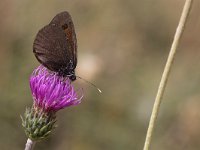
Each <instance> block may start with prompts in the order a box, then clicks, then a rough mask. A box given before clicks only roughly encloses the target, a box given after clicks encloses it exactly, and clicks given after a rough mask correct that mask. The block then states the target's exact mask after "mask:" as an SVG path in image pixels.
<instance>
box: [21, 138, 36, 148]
mask: <svg viewBox="0 0 200 150" xmlns="http://www.w3.org/2000/svg"><path fill="white" fill-rule="evenodd" d="M35 143H36V142H35V141H32V140H31V139H28V140H27V142H26V147H25V149H24V150H33V148H34V146H35Z"/></svg>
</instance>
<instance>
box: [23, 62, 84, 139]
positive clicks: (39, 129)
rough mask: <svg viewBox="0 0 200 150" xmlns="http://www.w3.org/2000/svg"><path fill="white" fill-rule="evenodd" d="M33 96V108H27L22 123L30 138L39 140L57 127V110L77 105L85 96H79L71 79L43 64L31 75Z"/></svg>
mask: <svg viewBox="0 0 200 150" xmlns="http://www.w3.org/2000/svg"><path fill="white" fill-rule="evenodd" d="M30 88H31V92H32V96H33V106H32V108H27V110H26V112H25V114H24V118H22V125H23V127H24V129H25V132H26V135H27V136H28V138H29V139H31V140H33V141H37V140H40V139H43V138H46V137H47V136H49V135H50V133H51V131H52V129H54V128H55V122H56V112H57V111H58V110H60V109H63V108H65V107H69V106H72V105H77V104H79V103H80V102H81V99H82V97H83V96H78V94H77V92H76V91H75V89H74V87H73V85H72V84H71V81H70V80H69V79H68V78H67V77H66V78H65V77H60V76H58V75H57V74H56V73H55V72H51V71H49V70H48V69H47V68H45V67H43V66H42V65H41V66H39V67H38V68H36V69H35V70H34V71H33V73H32V75H31V77H30Z"/></svg>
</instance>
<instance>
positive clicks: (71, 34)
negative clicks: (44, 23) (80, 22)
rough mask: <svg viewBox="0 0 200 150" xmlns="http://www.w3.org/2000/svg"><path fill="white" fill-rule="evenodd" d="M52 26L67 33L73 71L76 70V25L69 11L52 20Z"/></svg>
mask: <svg viewBox="0 0 200 150" xmlns="http://www.w3.org/2000/svg"><path fill="white" fill-rule="evenodd" d="M50 24H51V25H55V26H58V27H61V28H62V30H63V32H64V33H65V35H66V41H67V43H69V47H70V48H69V49H68V51H69V52H68V53H69V58H70V59H71V61H72V63H73V64H72V65H73V66H72V67H73V69H75V68H76V65H77V39H76V33H75V29H74V24H73V21H72V18H71V16H70V14H69V13H68V12H67V11H64V12H61V13H59V14H57V15H56V16H55V17H54V18H53V19H52V21H51V22H50Z"/></svg>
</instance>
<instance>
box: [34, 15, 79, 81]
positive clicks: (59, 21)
mask: <svg viewBox="0 0 200 150" xmlns="http://www.w3.org/2000/svg"><path fill="white" fill-rule="evenodd" d="M33 53H34V54H35V57H36V58H37V60H38V61H39V62H40V63H41V64H42V65H44V66H45V67H47V68H48V69H49V70H51V71H54V72H57V73H58V75H60V76H64V77H69V79H70V80H71V81H74V80H76V75H75V68H76V65H77V40H76V34H75V29H74V24H73V22H72V18H71V16H70V14H69V13H68V12H67V11H64V12H61V13H59V14H57V15H56V16H55V17H54V18H53V19H52V21H51V22H50V23H49V24H48V25H46V26H44V27H43V28H42V29H41V30H39V32H38V33H37V35H36V38H35V41H34V43H33Z"/></svg>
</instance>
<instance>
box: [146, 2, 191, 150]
mask: <svg viewBox="0 0 200 150" xmlns="http://www.w3.org/2000/svg"><path fill="white" fill-rule="evenodd" d="M192 2H193V0H186V1H185V5H184V8H183V11H182V14H181V18H180V21H179V24H178V27H177V29H176V33H175V35H174V40H173V43H172V46H171V49H170V53H169V56H168V59H167V62H166V65H165V68H164V71H163V74H162V78H161V81H160V84H159V87H158V91H157V95H156V98H155V102H154V106H153V110H152V114H151V118H150V122H149V126H148V130H147V134H146V140H145V143H144V148H143V150H149V148H150V144H151V139H152V134H153V131H154V127H155V122H156V119H157V116H158V112H159V108H160V104H161V100H162V97H163V94H164V91H165V87H166V84H167V80H168V77H169V73H170V70H171V67H172V64H173V61H174V57H175V53H176V50H177V47H178V45H179V41H180V39H181V36H182V33H183V30H184V27H185V24H186V20H187V18H188V14H189V11H190V8H191V6H192Z"/></svg>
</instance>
